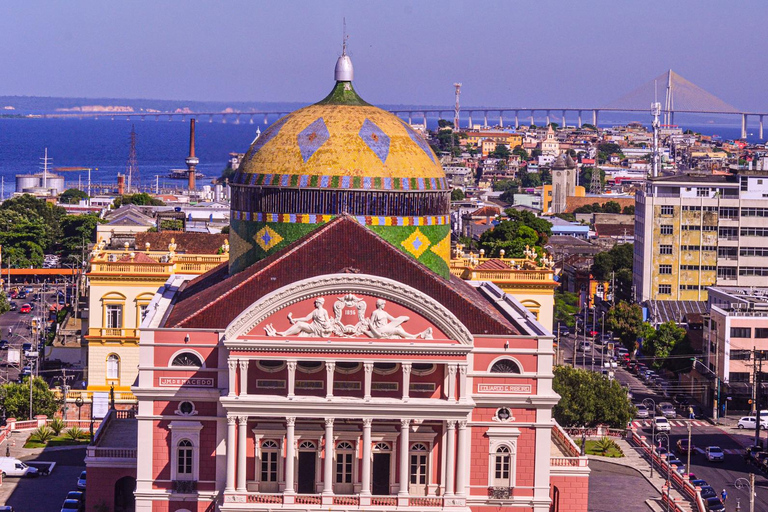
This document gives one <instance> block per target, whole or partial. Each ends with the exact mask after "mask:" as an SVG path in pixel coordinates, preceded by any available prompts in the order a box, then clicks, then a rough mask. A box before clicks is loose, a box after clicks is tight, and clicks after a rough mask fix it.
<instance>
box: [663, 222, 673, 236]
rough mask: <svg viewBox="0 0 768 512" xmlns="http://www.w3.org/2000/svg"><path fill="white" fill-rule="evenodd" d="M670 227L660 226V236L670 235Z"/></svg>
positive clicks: (669, 225)
mask: <svg viewBox="0 0 768 512" xmlns="http://www.w3.org/2000/svg"><path fill="white" fill-rule="evenodd" d="M672 229H673V228H672V225H671V224H662V226H661V234H662V235H671V234H672Z"/></svg>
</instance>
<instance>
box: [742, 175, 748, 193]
mask: <svg viewBox="0 0 768 512" xmlns="http://www.w3.org/2000/svg"><path fill="white" fill-rule="evenodd" d="M740 188H741V191H742V192H746V191H748V190H749V180H748V179H747V177H746V176H742V177H741V187H740Z"/></svg>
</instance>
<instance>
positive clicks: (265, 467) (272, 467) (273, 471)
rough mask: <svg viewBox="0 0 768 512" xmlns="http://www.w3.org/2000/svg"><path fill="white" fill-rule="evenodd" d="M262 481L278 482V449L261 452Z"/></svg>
mask: <svg viewBox="0 0 768 512" xmlns="http://www.w3.org/2000/svg"><path fill="white" fill-rule="evenodd" d="M261 481H262V482H277V452H276V451H263V452H262V453H261Z"/></svg>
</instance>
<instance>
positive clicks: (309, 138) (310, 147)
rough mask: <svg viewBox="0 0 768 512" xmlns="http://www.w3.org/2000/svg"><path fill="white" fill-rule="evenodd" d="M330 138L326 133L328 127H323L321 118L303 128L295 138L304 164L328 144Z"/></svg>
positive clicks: (323, 123) (323, 122)
mask: <svg viewBox="0 0 768 512" xmlns="http://www.w3.org/2000/svg"><path fill="white" fill-rule="evenodd" d="M330 136H331V134H330V133H328V127H327V126H325V121H323V118H322V117H321V118H319V119H317V120H315V121H314V122H313V123H312V124H310V125H309V126H307V127H306V128H304V129H303V130H302V131H301V132H300V133H299V134H298V135H297V137H296V139H297V142H298V144H299V149H300V150H301V157H302V158H303V159H304V162H306V161H307V160H309V159H310V158H312V155H314V154H315V151H317V150H318V149H320V146H322V145H323V144H325V143H326V142H328V138H329V137H330Z"/></svg>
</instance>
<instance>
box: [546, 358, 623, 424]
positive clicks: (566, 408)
mask: <svg viewBox="0 0 768 512" xmlns="http://www.w3.org/2000/svg"><path fill="white" fill-rule="evenodd" d="M554 375H555V378H554V379H553V381H552V388H553V389H554V391H555V392H556V393H557V394H559V395H560V401H559V402H558V403H557V405H555V407H554V409H553V410H552V412H553V414H554V416H555V419H556V420H557V422H558V423H560V425H562V426H564V427H581V426H585V427H595V426H597V425H608V426H609V427H611V428H625V427H626V426H627V423H628V422H629V420H631V419H632V418H633V417H634V415H635V407H634V406H633V405H632V403H631V402H630V401H629V400H628V399H627V391H626V390H625V389H624V388H623V387H621V384H619V382H618V381H616V380H609V379H606V378H605V377H603V376H602V375H601V374H599V373H597V372H591V371H589V370H581V369H576V368H571V367H570V366H558V367H556V368H555V370H554Z"/></svg>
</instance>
